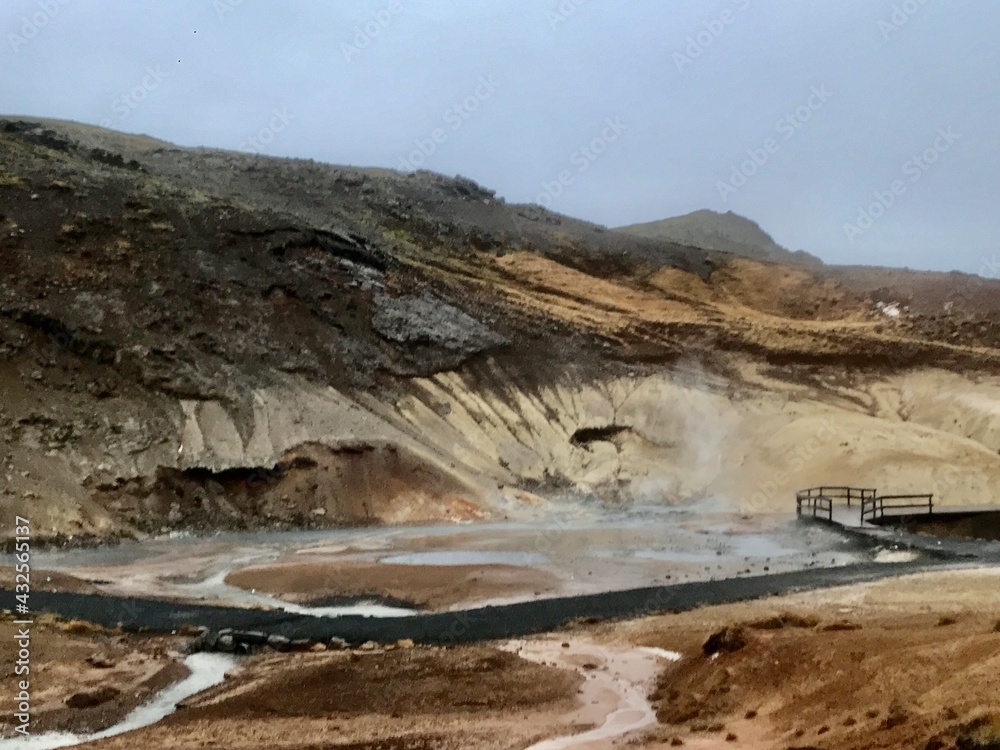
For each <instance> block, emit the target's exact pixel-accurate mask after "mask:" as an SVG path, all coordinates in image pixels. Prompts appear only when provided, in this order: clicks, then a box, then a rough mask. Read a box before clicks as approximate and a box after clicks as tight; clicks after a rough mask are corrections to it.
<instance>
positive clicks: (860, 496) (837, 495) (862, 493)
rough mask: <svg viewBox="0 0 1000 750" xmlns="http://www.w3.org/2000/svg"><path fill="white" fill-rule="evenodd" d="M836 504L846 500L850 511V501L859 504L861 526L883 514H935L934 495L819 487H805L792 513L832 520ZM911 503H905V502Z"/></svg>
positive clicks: (799, 494)
mask: <svg viewBox="0 0 1000 750" xmlns="http://www.w3.org/2000/svg"><path fill="white" fill-rule="evenodd" d="M835 500H846V501H847V503H846V505H847V507H848V508H850V507H851V501H852V500H860V501H861V523H862V524H864V523H865V521H866V520H870V521H871V522H872V523H874V522H875V521H876V520H877V519H880V518H884V517H885V516H886V510H889V511H893V510H898V509H906V508H926V509H927V514H928V515H933V513H934V495H933V494H932V493H921V494H911V495H879V494H878V490H876V489H874V488H869V487H848V486H832V485H820V486H819V487H807V488H806V489H803V490H798V491H797V492H796V493H795V512H796V514H797V515H799V516H802V515H808V514H809V513H810V512H811V514H812V516H813V518H816V517H818V516H819V515H820V514H823V515H825V516H826V517H827V518H828V519H829V520H831V521H832V520H833V504H834V501H835ZM907 500H909V501H914V502H904V501H907Z"/></svg>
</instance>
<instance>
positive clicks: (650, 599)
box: [0, 561, 947, 644]
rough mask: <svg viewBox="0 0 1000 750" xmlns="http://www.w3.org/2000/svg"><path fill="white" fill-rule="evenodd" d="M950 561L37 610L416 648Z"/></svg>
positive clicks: (34, 601) (79, 602)
mask: <svg viewBox="0 0 1000 750" xmlns="http://www.w3.org/2000/svg"><path fill="white" fill-rule="evenodd" d="M946 565H947V564H946V563H945V562H944V561H937V562H935V561H931V562H927V561H924V562H909V563H896V564H877V563H860V564H856V565H848V566H843V567H836V568H825V569H815V570H805V571H793V572H788V573H777V574H773V575H764V576H754V577H749V576H748V577H740V578H730V579H726V580H721V581H699V582H692V583H681V584H676V585H672V586H655V587H648V588H641V589H632V590H629V591H611V592H606V593H601V594H588V595H582V596H570V597H562V598H556V599H543V600H539V601H532V602H521V603H518V604H508V605H504V606H497V607H483V608H479V609H471V610H464V611H460V612H444V613H429V614H420V615H414V616H409V617H386V618H373V617H361V616H357V615H351V616H342V617H337V618H328V617H311V616H308V615H299V614H290V613H287V612H281V611H274V610H255V609H241V608H236V607H219V606H206V605H197V604H180V603H176V602H167V601H161V600H153V599H131V598H122V597H113V596H101V595H95V594H70V593H43V592H37V593H32V595H31V606H32V609H33V610H34V611H37V612H51V613H55V614H59V615H61V616H63V617H67V618H73V619H80V620H87V621H90V622H94V623H98V624H100V625H104V626H108V627H116V626H121V627H122V628H123V629H125V630H130V631H135V630H139V629H145V630H149V631H153V632H170V631H172V630H176V629H178V628H180V627H181V626H184V625H204V626H206V627H208V628H210V629H212V630H219V629H222V628H234V629H237V630H260V631H263V632H265V633H268V634H280V635H284V636H287V637H289V638H309V639H313V640H329V639H330V638H333V637H335V636H336V637H339V638H343V639H345V640H347V641H349V642H351V643H360V642H364V641H368V640H373V641H378V642H384V643H388V642H392V641H396V640H399V639H401V638H411V639H413V640H414V641H416V642H418V643H430V644H453V643H471V642H476V641H486V640H493V639H502V638H515V637H521V636H526V635H531V634H535V633H543V632H548V631H552V630H556V629H558V628H560V627H563V626H565V625H567V624H569V623H570V622H572V621H574V620H578V619H581V618H589V619H594V620H619V619H630V618H635V617H640V616H643V615H650V614H660V613H667V612H682V611H687V610H691V609H695V608H697V607H702V606H705V605H712V604H727V603H731V602H741V601H749V600H753V599H761V598H763V597H767V596H776V595H781V594H789V593H794V592H798V591H808V590H814V589H822V588H829V587H832V586H841V585H846V584H852V583H860V582H866V581H876V580H881V579H885V578H889V577H892V576H898V575H903V574H907V573H916V572H921V571H927V570H935V569H941V568H943V567H946ZM0 601H5V602H10V603H11V606H12V605H13V602H14V599H13V593H12V592H10V591H4V592H3V594H2V596H0Z"/></svg>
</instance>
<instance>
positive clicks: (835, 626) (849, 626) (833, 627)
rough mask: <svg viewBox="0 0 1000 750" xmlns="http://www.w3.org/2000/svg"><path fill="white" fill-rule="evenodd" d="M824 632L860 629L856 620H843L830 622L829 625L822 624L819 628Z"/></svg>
mask: <svg viewBox="0 0 1000 750" xmlns="http://www.w3.org/2000/svg"><path fill="white" fill-rule="evenodd" d="M820 629H821V630H823V631H824V632H827V633H832V632H836V631H840V630H861V625H860V624H859V623H856V622H848V621H847V620H843V621H841V622H831V623H830V624H829V625H824V626H823V627H822V628H820Z"/></svg>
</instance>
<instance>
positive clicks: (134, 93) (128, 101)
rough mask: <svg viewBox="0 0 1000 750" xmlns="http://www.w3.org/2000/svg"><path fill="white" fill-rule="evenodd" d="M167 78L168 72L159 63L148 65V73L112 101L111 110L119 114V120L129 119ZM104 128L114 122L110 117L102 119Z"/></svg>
mask: <svg viewBox="0 0 1000 750" xmlns="http://www.w3.org/2000/svg"><path fill="white" fill-rule="evenodd" d="M166 79H167V72H166V71H165V70H164V69H163V68H161V67H160V66H159V65H156V66H149V65H147V66H146V75H144V76H143V77H142V79H141V80H140V81H139V83H137V84H136V85H135V86H133V87H132V88H130V89H129V90H128V91H123V92H122V93H121V94H119V95H118V96H117V97H115V98H114V100H112V102H111V111H112V112H114V113H115V114H116V115H118V119H119V120H127V119H128V117H129V115H130V114H132V112H134V111H135V110H136V109H138V108H139V106H140V105H141V104H142V103H143V102H144V101H146V99H148V98H149V95H150V94H152V93H153V92H154V91H156V89H158V88H159V87H160V84H162V83H163V82H164V81H165V80H166ZM100 124H101V127H102V128H109V127H111V126H112V125H113V124H114V123H113V122H112V120H111V119H110V118H104V119H103V120H101V123H100Z"/></svg>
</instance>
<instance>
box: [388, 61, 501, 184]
mask: <svg viewBox="0 0 1000 750" xmlns="http://www.w3.org/2000/svg"><path fill="white" fill-rule="evenodd" d="M498 88H500V83H499V82H498V81H497V80H496V79H495V78H493V76H492V75H488V76H479V81H478V85H477V86H476V88H475V89H474V90H473V91H472V93H471V94H469V95H468V96H466V97H465V98H463V99H462V100H461V101H457V102H455V103H454V104H452V105H451V106H450V107H448V109H446V110H445V111H444V114H443V115H442V116H441V119H442V120H443V121H444V125H445V126H447V127H437V128H434V129H433V130H432V131H431V132H430V133H428V134H427V137H426V138H416V139H414V141H413V145H414V146H416V148H415V149H413V151H411V152H410V153H409V154H408V155H406V156H403V157H400V161H399V168H400V169H401V170H402V171H404V172H405V171H408V170H414V169H420V167H421V166H422V165H423V164H424V163H425V162H426V161H427V159H428V158H429V157H431V156H433V155H434V154H435V153H436V152H437V150H438V149H439V148H440V147H441V144H443V143H444V142H445V141H447V140H448V138H449V137H450V136H451V134H452V133H456V132H457V131H459V130H460V129H461V128H462V126H463V125H464V124H465V122H466V121H467V120H468V119H469V118H470V117H472V115H473V113H475V112H476V111H477V110H478V109H479V107H480V106H482V104H483V102H486V101H487V100H489V99H490V97H492V96H493V94H495V93H496V90H497V89H498Z"/></svg>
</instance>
